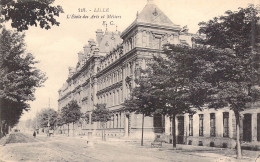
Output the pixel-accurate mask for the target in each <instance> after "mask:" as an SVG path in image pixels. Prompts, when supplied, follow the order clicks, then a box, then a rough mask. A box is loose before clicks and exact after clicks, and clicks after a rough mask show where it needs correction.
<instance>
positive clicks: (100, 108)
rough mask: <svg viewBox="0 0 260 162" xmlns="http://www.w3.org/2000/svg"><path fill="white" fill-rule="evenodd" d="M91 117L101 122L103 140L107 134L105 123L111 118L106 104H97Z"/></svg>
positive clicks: (94, 120)
mask: <svg viewBox="0 0 260 162" xmlns="http://www.w3.org/2000/svg"><path fill="white" fill-rule="evenodd" d="M91 119H92V121H93V122H101V125H102V128H103V130H102V140H106V136H105V124H106V122H108V121H109V120H111V113H110V111H109V110H108V109H107V108H106V105H105V104H97V105H96V109H94V110H93V111H92V114H91Z"/></svg>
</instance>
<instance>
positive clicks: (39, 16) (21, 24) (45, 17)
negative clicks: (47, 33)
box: [0, 0, 63, 31]
mask: <svg viewBox="0 0 260 162" xmlns="http://www.w3.org/2000/svg"><path fill="white" fill-rule="evenodd" d="M53 3H54V0H41V1H39V0H1V2H0V11H1V15H2V16H1V17H0V23H3V22H8V21H11V26H12V27H13V28H16V29H17V30H18V31H23V30H28V26H33V25H34V26H38V25H39V26H40V27H41V28H44V29H50V28H51V25H57V26H58V25H59V24H60V23H59V22H57V20H56V19H55V17H58V16H59V15H60V13H63V9H62V7H61V6H53ZM0 28H1V27H0Z"/></svg>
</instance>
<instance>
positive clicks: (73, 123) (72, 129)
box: [72, 122, 74, 136]
mask: <svg viewBox="0 0 260 162" xmlns="http://www.w3.org/2000/svg"><path fill="white" fill-rule="evenodd" d="M72 132H73V134H72V135H73V136H74V122H72Z"/></svg>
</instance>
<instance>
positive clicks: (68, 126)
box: [68, 124, 70, 136]
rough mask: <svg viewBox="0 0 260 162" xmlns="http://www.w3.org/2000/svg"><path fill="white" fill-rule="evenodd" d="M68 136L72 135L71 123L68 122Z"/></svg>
mask: <svg viewBox="0 0 260 162" xmlns="http://www.w3.org/2000/svg"><path fill="white" fill-rule="evenodd" d="M68 136H70V124H68Z"/></svg>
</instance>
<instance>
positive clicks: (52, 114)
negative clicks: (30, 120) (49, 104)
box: [36, 108, 58, 128]
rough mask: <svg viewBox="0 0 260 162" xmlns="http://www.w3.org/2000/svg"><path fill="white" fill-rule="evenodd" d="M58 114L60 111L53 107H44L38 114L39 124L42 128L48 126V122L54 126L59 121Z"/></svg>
mask: <svg viewBox="0 0 260 162" xmlns="http://www.w3.org/2000/svg"><path fill="white" fill-rule="evenodd" d="M57 116H58V113H57V112H56V111H55V110H53V109H51V108H48V109H43V110H42V111H41V112H40V113H39V114H37V117H36V118H37V121H38V123H39V126H40V127H41V128H45V127H48V123H49V124H50V127H54V126H55V125H56V122H57Z"/></svg>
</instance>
